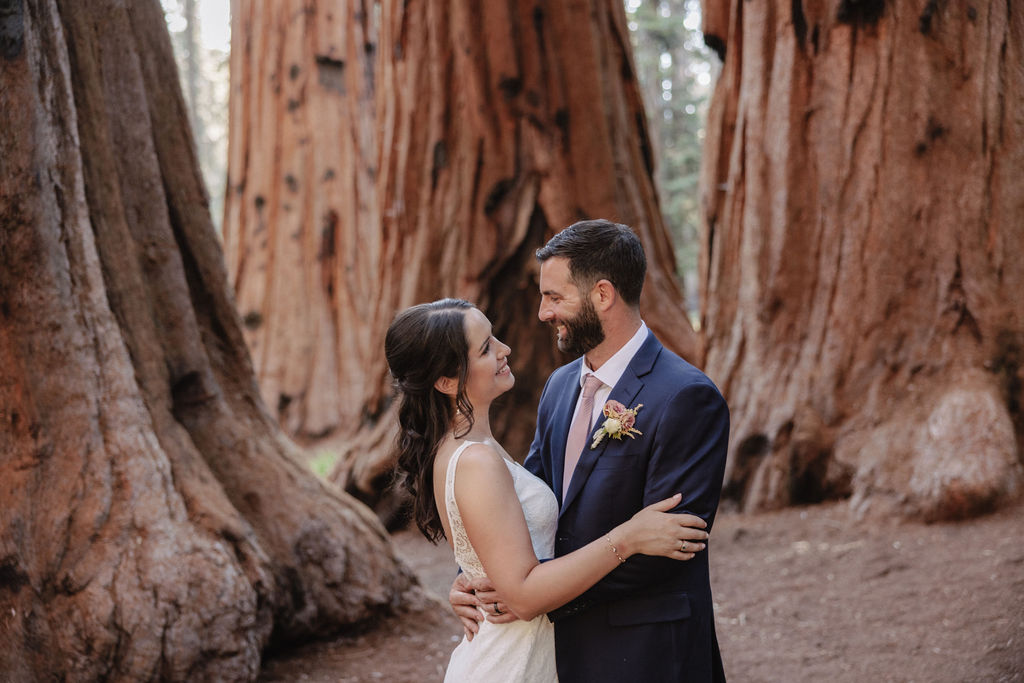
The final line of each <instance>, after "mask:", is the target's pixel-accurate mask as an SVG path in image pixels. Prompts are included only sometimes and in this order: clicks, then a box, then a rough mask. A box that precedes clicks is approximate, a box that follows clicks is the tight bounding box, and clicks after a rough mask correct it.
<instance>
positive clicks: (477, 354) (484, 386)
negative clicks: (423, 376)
mask: <svg viewBox="0 0 1024 683" xmlns="http://www.w3.org/2000/svg"><path fill="white" fill-rule="evenodd" d="M465 328H466V342H467V343H468V345H469V362H468V364H467V366H468V367H467V370H468V372H467V376H466V396H467V397H468V398H469V402H470V403H472V404H473V405H474V406H481V405H484V404H486V403H490V402H491V401H493V400H494V399H495V398H497V397H498V396H501V395H502V394H503V393H505V392H506V391H508V390H509V389H511V388H512V385H513V384H515V381H516V378H515V377H513V376H512V370H511V368H509V366H508V358H509V356H510V355H511V353H512V349H510V348H509V347H508V346H506V345H504V344H502V343H501V342H500V341H498V340H497V339H495V338H494V335H493V334H492V330H491V321H490V320H488V319H487V316H485V315H484V314H483V313H481V312H480V311H479V310H477V309H475V308H470V309H469V310H467V311H466V316H465Z"/></svg>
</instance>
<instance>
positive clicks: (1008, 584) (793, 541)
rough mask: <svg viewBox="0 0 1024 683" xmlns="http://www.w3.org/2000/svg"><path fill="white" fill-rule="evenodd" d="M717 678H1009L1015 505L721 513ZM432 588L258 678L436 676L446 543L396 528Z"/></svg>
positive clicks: (1022, 667) (1016, 578)
mask: <svg viewBox="0 0 1024 683" xmlns="http://www.w3.org/2000/svg"><path fill="white" fill-rule="evenodd" d="M711 538H712V545H711V548H710V551H711V553H712V554H711V572H712V573H711V579H712V589H713V591H714V596H715V606H716V624H717V630H718V639H719V643H720V645H721V649H722V656H723V659H724V661H725V671H726V676H727V677H728V678H729V679H730V680H731V681H740V682H745V681H784V682H789V681H829V683H842V682H845V681H850V682H854V681H857V682H860V681H928V682H943V681H950V682H953V681H957V682H959V681H1024V502H1022V503H1018V504H1016V505H1013V506H1012V507H1009V508H1007V509H1004V510H1001V511H999V512H996V513H994V514H991V515H987V516H985V517H980V518H978V519H973V520H969V521H966V522H958V523H936V524H927V525H926V524H921V523H914V522H901V521H897V520H877V519H875V520H858V519H856V518H855V517H854V516H853V515H852V513H850V512H849V509H848V507H847V505H846V504H845V503H829V504H824V505H818V506H813V507H804V508H795V509H788V510H783V511H780V512H771V513H759V514H737V513H722V514H720V515H719V517H718V520H717V522H716V523H715V528H714V530H713V532H712V536H711ZM394 542H395V544H396V547H397V549H398V552H399V554H400V555H401V556H402V557H403V559H404V560H405V561H406V562H407V563H408V564H409V566H410V567H411V568H412V569H413V570H414V571H415V572H416V573H417V574H418V575H419V577H420V581H421V582H422V584H423V585H424V587H425V588H426V589H427V590H428V591H429V592H432V593H433V594H434V595H436V596H437V597H438V604H436V605H434V604H430V605H428V606H427V607H426V608H423V609H420V610H418V611H414V612H409V613H406V614H402V615H399V616H396V617H393V618H390V619H387V620H385V621H384V622H382V623H380V624H378V625H377V627H376V628H375V629H374V630H372V631H369V632H366V633H363V634H361V635H355V636H346V637H341V638H338V639H335V640H331V641H325V642H320V643H314V644H310V645H305V646H302V647H301V648H296V649H294V650H292V651H290V652H288V653H286V654H281V655H278V656H277V657H276V658H273V659H270V660H268V661H266V662H265V666H264V672H263V674H262V676H261V678H260V681H261V682H262V683H272V682H273V683H277V682H283V681H289V682H291V681H311V682H314V683H322V682H327V681H330V682H332V683H334V682H341V681H345V682H351V683H355V682H357V681H359V682H361V681H398V682H403V681H410V682H411V681H417V682H419V681H440V680H441V679H442V678H443V676H444V667H445V665H446V664H447V661H448V655H449V653H450V652H451V650H452V649H453V648H454V647H455V645H456V643H457V641H458V640H459V639H460V638H461V634H462V629H461V626H460V625H459V623H458V621H457V620H456V619H455V617H454V616H453V615H452V614H451V612H450V611H449V610H448V608H447V604H446V603H443V604H442V600H444V598H445V596H447V592H448V587H449V585H450V583H451V579H452V578H453V576H454V573H455V565H454V562H453V560H452V557H451V551H450V550H449V549H448V546H447V545H445V544H442V545H440V546H431V545H430V544H429V543H427V542H426V541H425V540H424V539H423V538H422V536H420V535H419V533H418V532H415V531H412V530H407V531H402V532H399V533H397V534H396V535H395V536H394Z"/></svg>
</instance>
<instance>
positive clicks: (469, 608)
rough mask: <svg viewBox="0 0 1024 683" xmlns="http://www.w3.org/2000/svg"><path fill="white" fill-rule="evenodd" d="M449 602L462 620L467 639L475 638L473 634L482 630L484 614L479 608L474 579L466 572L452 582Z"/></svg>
mask: <svg viewBox="0 0 1024 683" xmlns="http://www.w3.org/2000/svg"><path fill="white" fill-rule="evenodd" d="M448 604H450V605H451V606H452V611H453V612H455V616H457V617H458V618H459V621H461V622H462V630H463V631H465V632H466V639H467V640H473V636H475V635H476V632H477V631H479V630H480V623H479V622H480V621H481V620H482V619H483V615H482V614H480V610H479V609H477V605H478V604H479V603H478V602H477V599H476V596H475V595H474V594H473V585H472V581H471V580H470V578H469V577H468V576H466V575H465V574H459V575H458V576H456V577H455V581H453V582H452V589H451V590H450V591H448Z"/></svg>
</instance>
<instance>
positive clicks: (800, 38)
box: [791, 0, 807, 48]
mask: <svg viewBox="0 0 1024 683" xmlns="http://www.w3.org/2000/svg"><path fill="white" fill-rule="evenodd" d="M791 7H792V16H793V34H794V35H796V42H797V43H799V45H800V47H801V48H802V47H804V43H805V42H806V40H807V17H806V16H805V15H804V3H803V2H802V0H792V3H791Z"/></svg>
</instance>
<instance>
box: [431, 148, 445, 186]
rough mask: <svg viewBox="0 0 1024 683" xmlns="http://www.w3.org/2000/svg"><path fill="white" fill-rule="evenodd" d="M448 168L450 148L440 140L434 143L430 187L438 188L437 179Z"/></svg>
mask: <svg viewBox="0 0 1024 683" xmlns="http://www.w3.org/2000/svg"><path fill="white" fill-rule="evenodd" d="M447 167H448V147H447V146H446V145H445V144H444V140H438V141H437V142H435V143H434V165H433V167H432V168H431V169H430V186H431V187H432V188H434V189H436V188H437V179H438V177H439V176H440V175H441V171H442V170H444V169H445V168H447Z"/></svg>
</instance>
